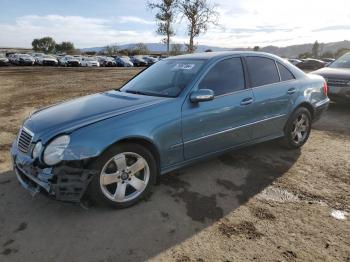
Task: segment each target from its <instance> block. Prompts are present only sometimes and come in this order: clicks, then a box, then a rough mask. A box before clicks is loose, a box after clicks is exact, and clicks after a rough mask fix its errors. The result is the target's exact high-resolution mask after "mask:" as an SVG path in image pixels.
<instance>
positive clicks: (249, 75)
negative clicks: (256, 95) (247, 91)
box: [244, 55, 282, 89]
mask: <svg viewBox="0 0 350 262" xmlns="http://www.w3.org/2000/svg"><path fill="white" fill-rule="evenodd" d="M248 57H258V58H265V59H269V60H272V61H273V62H274V64H275V67H276V69H277V74H278V79H279V81H278V82H274V83H270V84H264V85H258V86H254V87H253V86H252V82H251V72H250V71H249V69H248V61H247V58H248ZM244 60H245V63H246V66H247V72H248V77H249V88H251V89H254V88H258V87H262V86H268V85H274V84H278V83H281V82H282V81H281V76H280V71H279V70H278V66H277V64H276V59H273V58H270V57H266V56H259V55H247V56H245V57H244Z"/></svg>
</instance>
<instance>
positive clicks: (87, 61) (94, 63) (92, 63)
mask: <svg viewBox="0 0 350 262" xmlns="http://www.w3.org/2000/svg"><path fill="white" fill-rule="evenodd" d="M80 63H81V66H85V67H99V66H100V63H99V62H98V60H97V58H96V57H83V58H82V59H81V62H80Z"/></svg>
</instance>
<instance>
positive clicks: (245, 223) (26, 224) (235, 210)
mask: <svg viewBox="0 0 350 262" xmlns="http://www.w3.org/2000/svg"><path fill="white" fill-rule="evenodd" d="M138 71H139V69H121V68H110V69H108V68H99V69H85V68H74V69H73V68H46V67H45V68H44V67H28V68H18V67H11V68H0V94H1V95H0V261H144V260H150V261H177V262H180V261H182V262H185V261H198V262H199V261H348V262H349V261H350V188H349V185H350V106H345V105H337V104H331V106H330V109H329V111H328V112H327V114H326V115H325V116H324V117H323V118H322V119H321V120H320V121H319V122H317V123H316V124H315V125H314V127H313V130H312V133H311V136H310V138H309V141H308V142H307V144H306V145H305V146H304V147H303V148H302V149H301V150H295V151H293V150H292V151H290V150H285V149H283V148H281V147H280V146H279V145H278V143H276V142H268V143H264V144H260V145H256V146H251V147H249V148H246V149H243V150H238V151H235V152H232V153H229V154H226V155H223V156H221V157H218V158H214V159H212V160H209V161H206V162H202V163H198V164H196V165H193V166H192V167H189V168H186V169H182V170H180V171H178V172H175V173H171V174H168V175H166V176H164V177H163V178H162V179H161V183H160V185H158V186H156V187H155V189H154V193H153V195H152V196H151V198H150V199H148V200H147V201H143V202H141V203H140V204H138V205H136V206H134V207H132V208H129V209H124V210H111V209H105V208H100V207H90V208H88V209H86V208H82V207H80V206H78V205H72V204H66V203H60V202H56V201H53V200H49V199H47V198H45V197H44V196H41V195H39V196H36V197H35V198H32V197H31V196H30V195H29V193H27V192H26V191H25V190H24V189H23V188H21V186H20V185H19V184H18V182H17V181H16V179H15V177H14V174H13V172H12V171H11V170H10V160H9V156H8V150H9V147H10V144H11V141H12V139H13V138H14V136H15V134H16V133H17V131H18V129H19V126H20V125H21V122H22V121H23V119H24V118H25V117H26V116H27V115H28V114H29V113H30V112H31V111H32V110H34V108H38V107H42V106H45V105H48V104H52V103H56V102H58V101H62V100H65V99H69V98H72V97H76V96H81V95H84V94H89V93H94V92H99V91H103V90H108V89H112V88H117V87H118V86H120V84H121V83H122V82H124V81H126V80H127V79H129V78H130V77H131V76H133V75H134V74H136V73H137V72H138ZM337 210H339V211H342V213H341V214H343V215H345V217H344V218H345V219H343V220H341V219H336V218H335V217H334V216H332V212H333V214H336V212H335V211H337ZM338 213H339V212H338ZM340 218H341V217H340Z"/></svg>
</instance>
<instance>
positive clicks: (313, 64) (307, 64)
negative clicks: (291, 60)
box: [296, 58, 327, 70]
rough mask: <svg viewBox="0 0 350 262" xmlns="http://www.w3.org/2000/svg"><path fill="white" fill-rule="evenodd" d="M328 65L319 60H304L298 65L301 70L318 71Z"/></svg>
mask: <svg viewBox="0 0 350 262" xmlns="http://www.w3.org/2000/svg"><path fill="white" fill-rule="evenodd" d="M326 64H327V63H326V62H323V61H321V60H318V59H313V58H307V59H303V60H302V62H301V63H298V64H296V66H297V67H299V68H300V69H304V70H305V69H306V70H316V69H320V68H322V67H325V65H326Z"/></svg>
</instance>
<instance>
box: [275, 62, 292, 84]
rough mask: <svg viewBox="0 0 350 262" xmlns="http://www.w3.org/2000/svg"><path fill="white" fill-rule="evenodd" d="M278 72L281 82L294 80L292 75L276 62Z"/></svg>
mask: <svg viewBox="0 0 350 262" xmlns="http://www.w3.org/2000/svg"><path fill="white" fill-rule="evenodd" d="M277 66H278V70H279V71H280V76H281V81H288V80H292V79H295V77H294V75H293V74H292V73H291V72H290V71H289V70H288V68H286V67H285V66H284V65H282V64H281V63H279V62H277Z"/></svg>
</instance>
